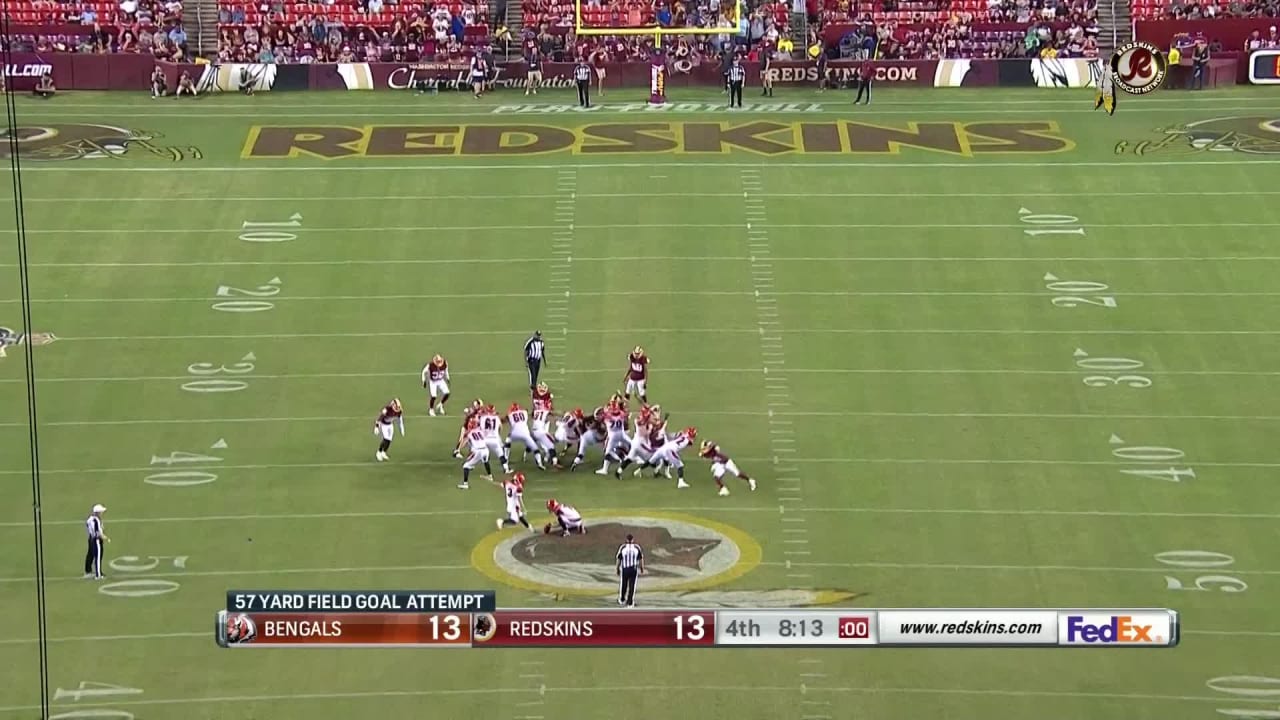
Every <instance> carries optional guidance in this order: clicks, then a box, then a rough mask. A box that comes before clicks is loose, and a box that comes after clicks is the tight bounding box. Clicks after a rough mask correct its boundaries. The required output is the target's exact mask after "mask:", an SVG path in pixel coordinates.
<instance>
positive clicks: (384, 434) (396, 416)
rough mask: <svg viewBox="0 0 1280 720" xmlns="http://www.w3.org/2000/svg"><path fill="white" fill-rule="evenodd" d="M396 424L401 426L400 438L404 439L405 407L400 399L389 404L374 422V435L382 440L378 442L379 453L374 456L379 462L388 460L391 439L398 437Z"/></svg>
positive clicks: (395, 399)
mask: <svg viewBox="0 0 1280 720" xmlns="http://www.w3.org/2000/svg"><path fill="white" fill-rule="evenodd" d="M396 423H399V424H400V436H401V437H404V407H403V406H401V405H400V399H399V398H394V399H392V400H391V402H389V403H387V404H386V405H385V406H384V407H383V408H382V411H381V412H379V413H378V419H377V420H374V421H373V434H374V435H377V436H378V437H380V438H381V440H379V442H378V452H377V453H375V454H374V456H373V457H374V459H375V460H377V461H378V462H382V461H383V460H386V459H387V450H389V449H390V448H391V439H392V438H394V437H395V435H396V434H395V427H394V426H395V424H396Z"/></svg>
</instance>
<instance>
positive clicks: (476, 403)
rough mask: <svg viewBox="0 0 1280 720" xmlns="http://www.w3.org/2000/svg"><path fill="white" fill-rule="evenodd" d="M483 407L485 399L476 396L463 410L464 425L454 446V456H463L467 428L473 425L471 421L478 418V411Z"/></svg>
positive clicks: (459, 430)
mask: <svg viewBox="0 0 1280 720" xmlns="http://www.w3.org/2000/svg"><path fill="white" fill-rule="evenodd" d="M483 409H484V401H483V400H481V399H480V398H476V399H475V400H472V401H471V404H470V405H468V406H467V407H466V408H465V409H464V410H463V411H462V427H461V428H459V429H458V444H457V445H454V446H453V456H454V457H456V458H461V457H462V446H463V445H466V444H467V442H466V441H467V429H468V428H469V427H470V426H471V421H472V420H475V419H476V413H478V412H480V411H481V410H483Z"/></svg>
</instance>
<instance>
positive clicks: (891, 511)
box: [0, 505, 1280, 577]
mask: <svg viewBox="0 0 1280 720" xmlns="http://www.w3.org/2000/svg"><path fill="white" fill-rule="evenodd" d="M649 509H650V510H653V511H654V512H707V513H709V512H733V513H734V514H744V513H777V512H778V510H777V508H772V507H733V508H726V506H725V505H715V506H709V507H688V506H679V507H655V508H649ZM825 513H835V514H846V513H847V514H851V515H925V516H928V515H961V516H974V517H984V516H989V517H1070V518H1084V519H1088V518H1094V519H1099V520H1113V519H1116V518H1160V519H1171V520H1210V521H1213V522H1219V521H1224V520H1225V521H1233V522H1234V521H1238V520H1263V521H1268V522H1271V521H1275V520H1280V513H1222V512H1156V511H1153V512H1143V511H1134V512H1127V511H1123V510H1054V509H1043V510H999V509H990V508H876V507H820V508H795V509H793V510H791V511H790V514H789V515H787V516H785V517H783V518H782V522H783V524H784V527H786V528H791V527H795V526H796V525H801V524H803V523H805V522H807V520H806V519H805V517H804V515H805V514H818V515H821V514H825ZM489 514H491V511H489V510H392V511H383V512H378V511H371V512H338V513H264V514H257V515H244V514H237V515H186V516H179V517H135V518H112V519H111V524H112V525H145V524H153V523H160V524H169V523H176V524H181V525H189V524H194V523H203V522H212V523H233V522H239V523H264V522H276V521H287V522H298V521H307V520H372V519H387V518H397V517H401V518H404V517H407V518H430V517H448V516H454V515H462V516H470V515H489ZM44 524H45V525H48V526H54V525H61V526H72V525H75V526H79V525H83V524H84V521H83V520H45V521H44ZM30 527H31V521H30V520H22V521H14V522H0V528H21V529H22V530H27V529H28V528H30ZM783 532H791V530H789V529H784V530H783ZM806 532H807V530H806ZM804 577H812V575H804Z"/></svg>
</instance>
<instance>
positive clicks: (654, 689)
mask: <svg viewBox="0 0 1280 720" xmlns="http://www.w3.org/2000/svg"><path fill="white" fill-rule="evenodd" d="M796 689H797V687H796V686H794V685H783V686H768V685H746V686H709V685H687V686H677V685H653V686H585V687H583V686H579V687H554V688H553V687H549V688H547V692H549V693H550V692H555V693H593V694H594V693H673V692H692V693H735V694H743V693H774V692H776V693H794V692H795V691H796ZM810 691H811V692H814V693H818V694H823V695H840V694H867V695H885V694H889V695H945V696H972V697H1032V698H1034V697H1050V698H1077V699H1090V700H1151V701H1169V702H1212V703H1227V702H1232V703H1274V702H1275V699H1274V698H1247V697H1231V698H1226V697H1225V696H1222V695H1217V696H1208V695H1171V694H1167V693H1108V692H1072V691H1063V690H992V689H971V688H970V689H966V688H924V687H823V688H810ZM526 692H528V690H523V689H516V688H497V687H490V688H466V689H450V690H372V691H354V692H329V693H297V694H276V695H222V696H213V697H203V698H191V697H187V698H170V699H153V700H121V701H114V702H113V701H105V700H104V701H99V702H95V703H94V705H95V706H98V707H135V706H157V705H198V704H205V703H211V704H224V703H254V702H296V701H302V700H344V699H345V700H350V699H376V698H392V697H433V696H464V697H465V696H474V695H511V694H515V693H526ZM53 707H55V708H57V709H59V710H61V709H63V708H74V707H76V706H75V705H72V704H66V703H55V704H54V706H53ZM40 709H41V708H40V706H39V705H9V706H0V712H30V711H32V710H40Z"/></svg>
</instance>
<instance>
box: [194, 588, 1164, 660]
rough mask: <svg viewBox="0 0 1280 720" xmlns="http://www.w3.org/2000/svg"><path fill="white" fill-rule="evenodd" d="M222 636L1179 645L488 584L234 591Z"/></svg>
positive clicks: (1047, 617)
mask: <svg viewBox="0 0 1280 720" xmlns="http://www.w3.org/2000/svg"><path fill="white" fill-rule="evenodd" d="M214 636H215V639H216V641H217V643H218V645H219V646H220V647H224V648H266V647H453V648H511V647H632V648H636V647H645V648H666V647H670V648H675V647H757V648H786V647H810V648H838V647H988V648H990V647H1148V648H1156V647H1173V646H1176V645H1177V644H1178V636H1179V618H1178V613H1177V612H1176V611H1173V610H1168V609H1161V608H1148V609H977V608H974V609H961V608H948V609H925V608H897V609H813V608H802V609H793V610H779V609H769V610H752V609H734V610H725V609H717V610H662V611H649V610H629V609H617V610H612V609H610V610H599V609H596V610H586V609H582V610H562V609H557V610H518V609H514V610H506V609H502V610H499V609H498V608H497V606H496V594H495V593H494V592H492V591H479V592H471V591H327V590H313V591H279V590H268V591H230V592H228V593H227V607H226V609H225V610H219V611H218V613H217V616H216V619H215V623H214Z"/></svg>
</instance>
